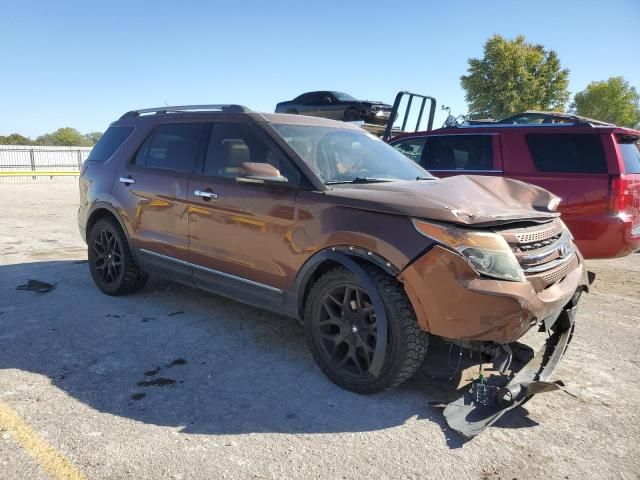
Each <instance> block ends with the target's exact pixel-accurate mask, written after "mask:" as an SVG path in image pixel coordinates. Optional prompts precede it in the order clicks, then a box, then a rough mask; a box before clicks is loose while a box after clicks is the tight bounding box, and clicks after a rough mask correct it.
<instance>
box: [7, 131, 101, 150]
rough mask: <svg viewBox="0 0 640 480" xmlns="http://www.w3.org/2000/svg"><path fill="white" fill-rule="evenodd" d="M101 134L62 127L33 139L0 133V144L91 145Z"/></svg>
mask: <svg viewBox="0 0 640 480" xmlns="http://www.w3.org/2000/svg"><path fill="white" fill-rule="evenodd" d="M101 136H102V132H90V133H84V134H82V133H80V132H79V131H78V130H76V129H75V128H71V127H63V128H59V129H58V130H56V131H55V132H51V133H45V134H44V135H40V136H39V137H36V138H35V139H31V138H29V137H25V136H24V135H20V134H19V133H12V134H10V135H6V136H2V135H0V145H46V146H69V147H93V146H94V145H95V144H96V142H97V141H98V140H99V139H100V137H101Z"/></svg>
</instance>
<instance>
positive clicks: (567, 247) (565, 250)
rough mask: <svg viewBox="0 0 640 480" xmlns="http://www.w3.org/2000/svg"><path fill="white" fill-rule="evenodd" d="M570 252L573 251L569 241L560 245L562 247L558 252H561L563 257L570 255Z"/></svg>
mask: <svg viewBox="0 0 640 480" xmlns="http://www.w3.org/2000/svg"><path fill="white" fill-rule="evenodd" d="M570 252H571V246H570V245H569V244H568V243H563V244H562V245H560V249H559V250H558V253H559V254H560V257H561V258H564V257H566V256H567V255H569V253H570Z"/></svg>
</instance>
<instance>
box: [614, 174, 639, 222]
mask: <svg viewBox="0 0 640 480" xmlns="http://www.w3.org/2000/svg"><path fill="white" fill-rule="evenodd" d="M634 177H635V178H634ZM637 177H638V176H636V175H615V176H613V177H612V179H611V211H612V212H613V213H614V214H615V215H618V216H619V217H621V218H624V219H627V218H630V219H631V225H632V228H635V227H636V226H640V179H638V178H637Z"/></svg>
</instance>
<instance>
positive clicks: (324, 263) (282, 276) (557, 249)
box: [79, 105, 587, 403]
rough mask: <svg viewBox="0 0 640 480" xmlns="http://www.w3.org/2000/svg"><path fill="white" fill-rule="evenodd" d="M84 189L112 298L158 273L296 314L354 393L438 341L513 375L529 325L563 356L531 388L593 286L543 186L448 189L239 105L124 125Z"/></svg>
mask: <svg viewBox="0 0 640 480" xmlns="http://www.w3.org/2000/svg"><path fill="white" fill-rule="evenodd" d="M80 193H81V205H80V209H79V225H80V231H81V233H82V235H83V237H84V238H85V239H86V241H87V244H88V254H89V266H90V269H91V275H92V276H93V279H94V280H95V282H96V285H97V286H98V288H100V289H101V290H102V291H103V292H104V293H106V294H109V295H122V294H127V293H131V292H134V291H136V290H138V289H140V288H142V287H143V285H144V284H145V281H146V279H147V274H148V273H151V272H153V273H159V274H162V275H166V276H168V277H170V278H171V279H173V280H177V281H180V282H184V283H187V284H189V285H194V286H196V287H199V288H202V289H205V290H208V291H211V292H214V293H216V294H221V295H225V296H227V297H230V298H233V299H236V300H238V301H241V302H244V303H249V304H252V305H255V306H258V307H262V308H266V309H269V310H272V311H274V312H278V313H280V314H283V315H288V316H291V317H294V318H298V319H300V320H302V321H303V322H304V325H305V330H306V334H307V337H308V341H309V346H310V348H311V351H312V352H313V355H314V357H315V359H316V360H317V362H318V364H319V365H320V368H321V369H322V370H323V371H324V372H325V374H326V375H327V376H328V377H329V378H330V379H331V380H333V381H334V382H335V383H337V384H338V385H340V386H342V387H345V388H348V389H350V390H353V391H356V392H360V393H372V392H377V391H380V390H382V389H384V388H387V387H392V386H395V385H398V384H399V383H401V382H402V381H404V380H406V379H407V378H409V377H410V376H411V375H412V374H413V373H414V372H415V371H416V370H417V369H418V367H419V366H420V365H421V363H422V361H423V359H424V357H425V354H426V351H427V343H428V341H429V336H430V335H433V336H438V337H442V338H444V339H446V341H447V342H450V343H452V344H453V345H455V346H456V347H460V348H466V349H469V350H472V351H474V352H481V354H482V355H483V357H482V358H492V359H493V361H494V364H496V365H498V366H500V367H501V368H500V370H501V371H503V372H505V373H507V372H508V364H509V363H510V362H511V358H512V355H513V346H514V345H515V344H514V342H516V341H517V340H518V339H520V338H521V337H522V336H523V335H524V334H525V333H526V332H527V331H528V330H530V329H532V327H534V326H535V327H538V328H540V330H542V331H546V332H547V333H548V334H551V338H553V339H555V340H554V341H553V342H552V343H553V345H552V347H553V348H555V351H556V352H558V351H559V353H557V355H556V357H557V358H556V360H555V363H554V362H551V363H552V364H550V365H548V367H549V368H548V369H547V370H546V371H545V370H544V369H539V370H538V371H536V372H535V375H533V377H532V378H531V380H533V379H535V380H545V379H546V378H547V377H548V375H549V374H550V373H551V370H552V369H553V367H555V364H557V360H559V358H560V357H561V355H562V353H563V352H564V348H565V346H566V343H567V342H568V339H569V338H570V334H571V332H572V330H573V321H574V312H575V307H576V304H577V302H578V299H579V297H580V293H581V292H582V291H583V290H585V289H586V286H587V282H586V274H585V270H584V266H583V260H582V257H581V256H580V253H579V252H578V251H577V250H576V248H575V246H574V244H573V242H572V238H571V234H570V233H569V231H568V230H567V229H566V227H565V226H564V224H563V223H562V221H561V220H560V219H559V215H558V214H557V213H556V212H555V208H556V206H557V203H558V199H557V198H556V197H554V196H553V195H551V194H550V193H548V192H547V191H546V190H543V189H540V188H538V187H534V186H532V185H527V184H525V183H521V182H518V181H514V180H509V179H504V178H498V177H481V176H477V177H474V176H458V177H452V178H447V179H444V180H439V179H436V178H434V177H432V176H431V175H430V174H429V173H427V171H425V170H424V169H422V168H421V167H420V166H418V165H416V164H415V163H414V162H412V161H410V160H409V159H407V158H406V157H405V156H404V155H402V154H401V153H399V152H397V151H396V150H394V149H393V148H392V147H390V146H389V145H387V144H385V143H384V142H382V141H381V140H379V139H378V138H376V137H374V136H372V135H370V134H368V133H366V132H365V131H364V130H362V129H360V128H358V127H356V126H353V125H349V124H345V123H341V122H335V121H331V120H325V119H321V118H314V117H305V116H298V115H284V114H259V113H254V112H251V111H248V110H247V109H245V108H244V107H240V106H235V105H205V106H190V107H162V108H156V109H147V110H137V111H131V112H128V113H126V114H125V115H123V116H122V117H121V118H120V119H119V120H118V121H116V122H114V123H113V124H112V125H111V126H110V127H109V129H108V130H107V131H106V133H105V134H104V136H103V137H102V139H101V140H100V141H99V142H98V144H97V145H96V146H95V148H94V149H93V151H92V152H91V155H90V156H89V158H88V160H87V162H86V163H85V165H84V166H83V169H82V173H81V177H80ZM556 344H558V345H559V347H557V345H556ZM556 347H557V348H556ZM554 358H555V357H554ZM547 360H548V356H547V357H545V360H543V364H544V362H546V361H547ZM543 366H544V365H543ZM541 372H542V373H541ZM545 372H546V373H545ZM512 377H513V373H507V375H506V377H505V378H506V379H507V380H509V379H512ZM505 385H506V381H505V382H504V384H503V385H502V386H501V387H505ZM525 393H526V392H524V391H523V393H522V394H521V395H520V394H517V392H516V394H513V400H514V401H520V400H521V398H520V397H518V395H520V396H523V395H525ZM512 403H513V402H512Z"/></svg>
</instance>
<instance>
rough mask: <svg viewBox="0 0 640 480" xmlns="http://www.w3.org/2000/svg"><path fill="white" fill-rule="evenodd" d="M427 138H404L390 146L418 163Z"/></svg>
mask: <svg viewBox="0 0 640 480" xmlns="http://www.w3.org/2000/svg"><path fill="white" fill-rule="evenodd" d="M427 138H428V137H419V138H405V139H403V140H400V141H398V142H396V143H394V144H393V145H392V147H393V148H395V149H396V150H398V151H399V152H400V153H402V154H404V155H405V156H407V157H409V158H410V159H411V160H413V161H414V162H416V163H420V160H421V159H422V152H423V151H424V145H425V143H426V141H427Z"/></svg>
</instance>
